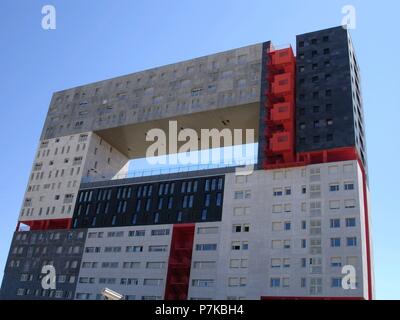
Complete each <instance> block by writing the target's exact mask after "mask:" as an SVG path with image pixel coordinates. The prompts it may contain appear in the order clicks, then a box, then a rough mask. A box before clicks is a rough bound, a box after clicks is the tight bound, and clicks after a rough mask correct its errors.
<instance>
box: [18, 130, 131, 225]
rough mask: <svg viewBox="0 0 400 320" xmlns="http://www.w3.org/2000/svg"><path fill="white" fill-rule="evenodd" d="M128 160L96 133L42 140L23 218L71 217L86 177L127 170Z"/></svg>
mask: <svg viewBox="0 0 400 320" xmlns="http://www.w3.org/2000/svg"><path fill="white" fill-rule="evenodd" d="M127 167H128V159H127V158H126V157H125V156H124V155H123V154H122V153H120V152H119V151H118V150H115V149H113V147H112V146H111V145H110V144H108V143H107V142H106V141H104V140H102V139H101V138H100V137H99V136H98V135H96V134H95V133H92V132H87V133H82V134H75V135H71V136H64V137H60V138H55V139H49V140H44V141H41V143H40V144H39V147H38V150H37V152H36V158H35V160H34V163H33V167H32V171H31V174H30V178H29V182H28V187H27V190H26V193H25V196H24V200H23V204H22V208H21V212H20V216H19V221H31V220H45V219H61V218H71V217H72V214H73V209H74V205H75V200H76V196H77V193H78V190H79V185H80V183H81V179H82V178H84V177H85V178H86V177H90V178H91V179H96V178H97V177H98V178H101V177H102V176H110V175H111V176H112V175H116V174H120V173H121V172H123V171H126V170H127Z"/></svg>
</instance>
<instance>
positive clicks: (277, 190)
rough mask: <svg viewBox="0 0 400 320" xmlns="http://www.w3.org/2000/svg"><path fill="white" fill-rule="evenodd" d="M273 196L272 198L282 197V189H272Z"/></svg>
mask: <svg viewBox="0 0 400 320" xmlns="http://www.w3.org/2000/svg"><path fill="white" fill-rule="evenodd" d="M273 195H274V197H279V196H282V195H283V190H282V188H274V190H273Z"/></svg>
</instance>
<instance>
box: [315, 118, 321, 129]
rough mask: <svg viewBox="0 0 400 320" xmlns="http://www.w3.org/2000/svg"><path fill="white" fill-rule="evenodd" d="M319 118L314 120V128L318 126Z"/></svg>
mask: <svg viewBox="0 0 400 320" xmlns="http://www.w3.org/2000/svg"><path fill="white" fill-rule="evenodd" d="M319 127H320V126H319V120H315V121H314V128H319Z"/></svg>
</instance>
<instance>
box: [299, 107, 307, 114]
mask: <svg viewBox="0 0 400 320" xmlns="http://www.w3.org/2000/svg"><path fill="white" fill-rule="evenodd" d="M305 114H306V109H304V108H300V115H301V116H304V115H305Z"/></svg>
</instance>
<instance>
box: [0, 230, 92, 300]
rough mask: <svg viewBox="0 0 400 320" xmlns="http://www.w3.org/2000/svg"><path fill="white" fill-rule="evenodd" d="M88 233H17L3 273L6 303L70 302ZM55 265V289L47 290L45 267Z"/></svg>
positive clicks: (82, 231) (57, 231)
mask: <svg viewBox="0 0 400 320" xmlns="http://www.w3.org/2000/svg"><path fill="white" fill-rule="evenodd" d="M85 240H86V230H85V229H80V230H78V229H77V230H52V231H31V232H15V233H14V237H13V241H12V243H11V248H10V253H9V256H8V259H7V264H6V267H5V270H4V278H3V283H2V286H1V295H0V298H1V299H4V300H9V299H10V300H47V299H56V300H71V299H74V297H75V288H76V283H77V279H78V273H79V269H80V264H81V259H82V253H83V247H84V244H85ZM46 265H51V266H54V268H55V272H56V288H55V289H44V288H43V286H42V278H43V276H44V275H46V273H43V274H42V268H43V266H46Z"/></svg>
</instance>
